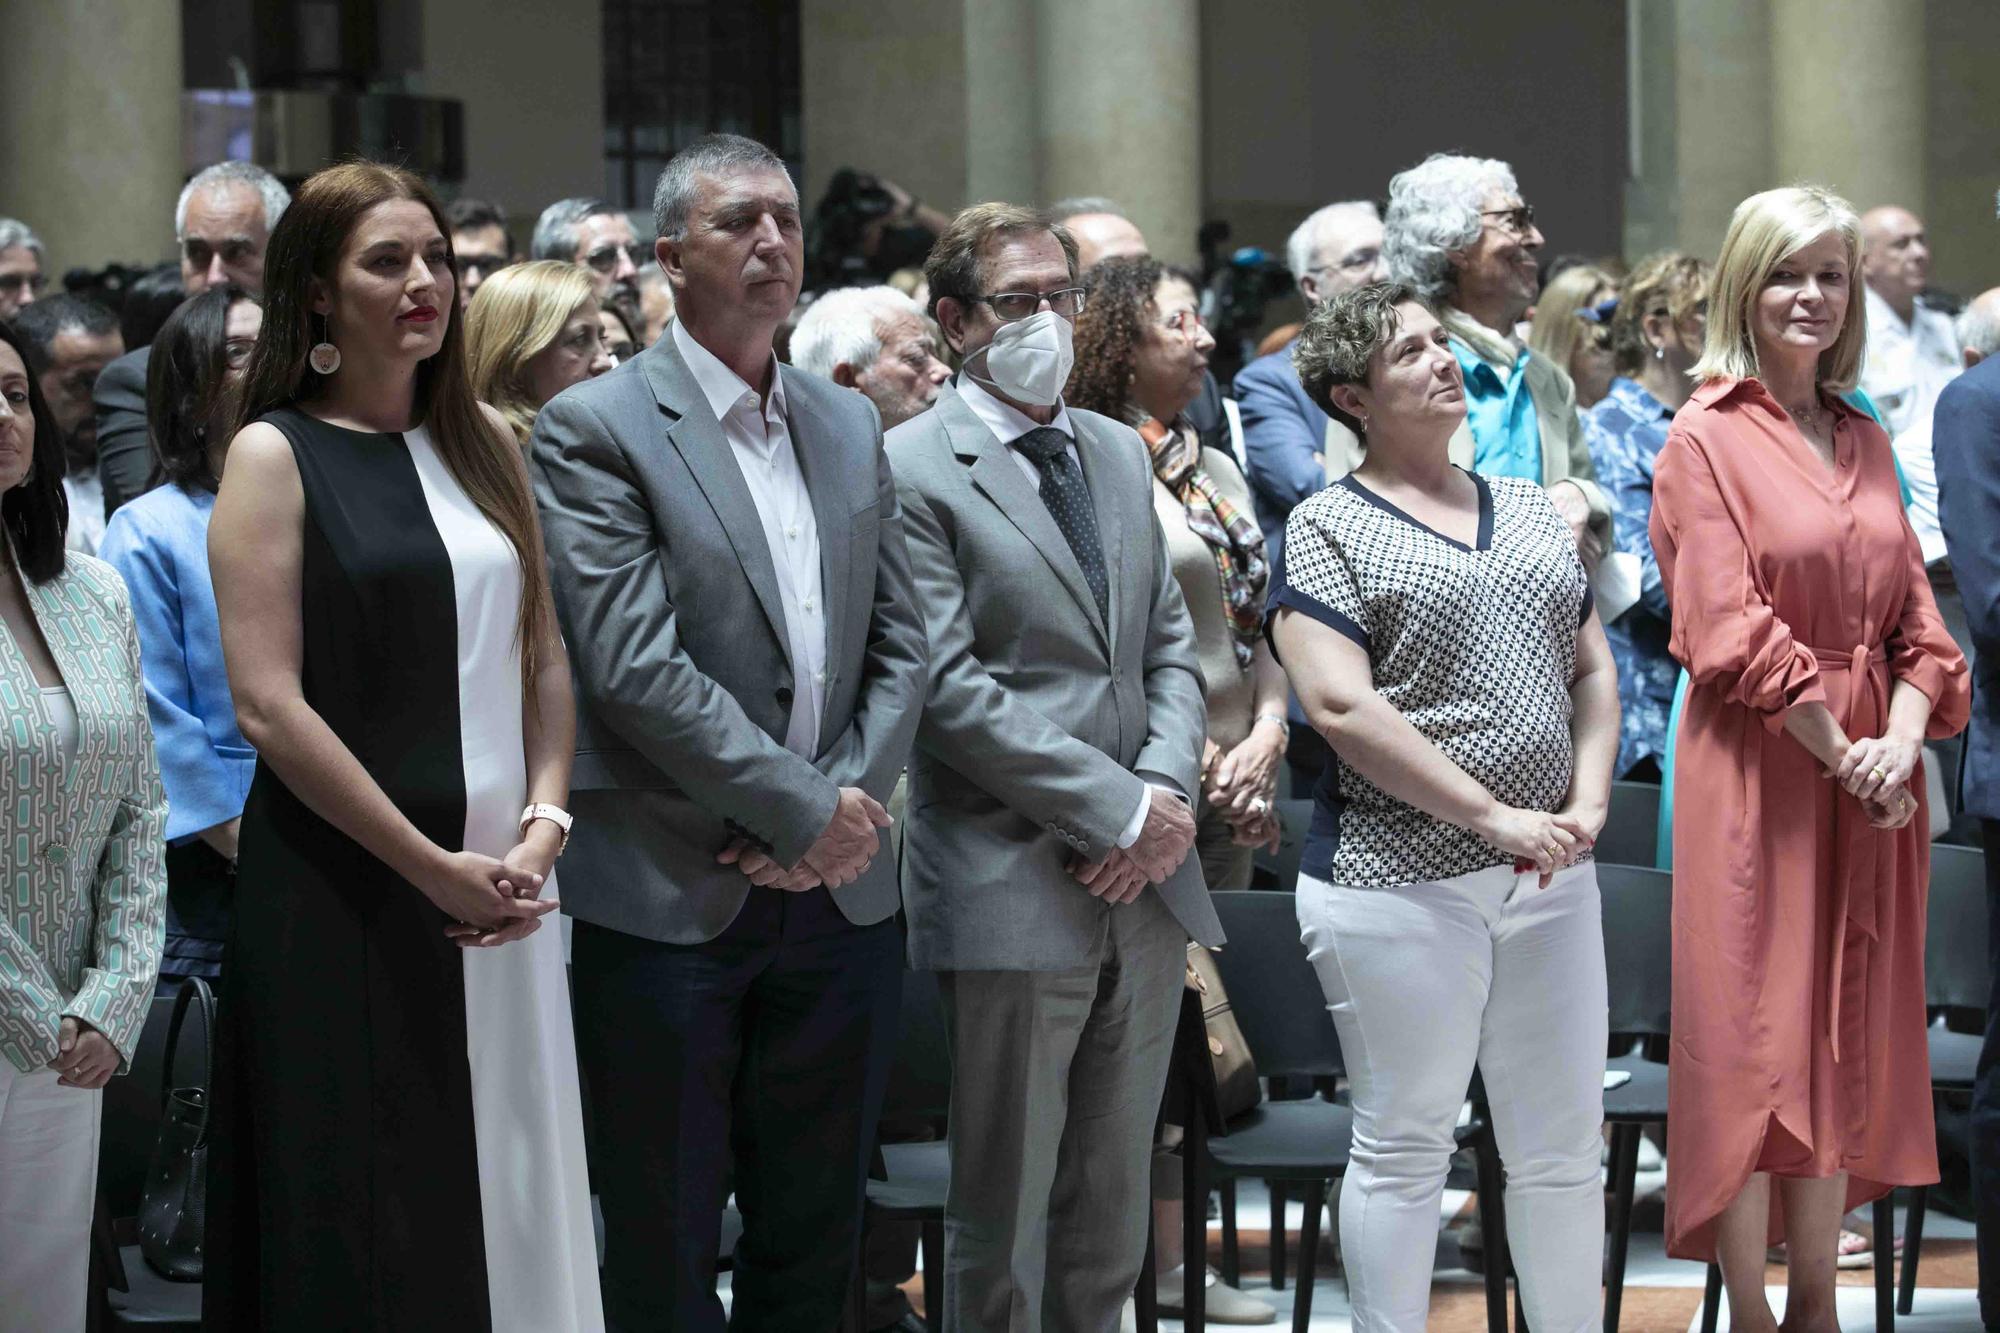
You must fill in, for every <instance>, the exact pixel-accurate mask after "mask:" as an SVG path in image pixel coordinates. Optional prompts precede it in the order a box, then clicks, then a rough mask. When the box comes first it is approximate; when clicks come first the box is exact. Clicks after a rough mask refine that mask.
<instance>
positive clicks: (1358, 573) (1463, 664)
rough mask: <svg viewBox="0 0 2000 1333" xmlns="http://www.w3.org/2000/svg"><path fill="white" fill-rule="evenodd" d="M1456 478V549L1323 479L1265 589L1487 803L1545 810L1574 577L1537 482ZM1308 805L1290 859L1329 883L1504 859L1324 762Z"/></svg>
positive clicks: (1566, 757)
mask: <svg viewBox="0 0 2000 1333" xmlns="http://www.w3.org/2000/svg"><path fill="white" fill-rule="evenodd" d="M1471 475H1472V480H1473V482H1474V484H1475V485H1477V486H1478V488H1479V528H1478V533H1477V536H1476V537H1475V539H1474V541H1473V544H1472V545H1471V546H1467V545H1465V544H1463V543H1461V542H1458V541H1455V540H1453V539H1452V538H1450V537H1447V536H1445V535H1444V534H1442V533H1440V532H1437V531H1436V530H1434V529H1432V528H1430V527H1428V526H1426V525H1425V524H1423V523H1420V522H1419V521H1417V520H1416V519H1415V518H1412V517H1411V516H1410V515H1408V514H1407V513H1405V512H1403V511H1402V510H1401V509H1399V508H1397V507H1396V506H1395V505H1393V504H1391V503H1389V502H1388V501H1387V500H1384V499H1383V498H1381V497H1380V496H1378V495H1376V494H1375V493H1374V492H1373V491H1371V490H1369V489H1368V488H1367V486H1366V485H1365V484H1363V483H1362V482H1361V481H1359V480H1358V479H1356V478H1355V477H1352V476H1349V477H1347V478H1344V479H1343V480H1341V481H1339V482H1337V483H1335V484H1334V485H1332V486H1329V487H1327V488H1326V489H1325V490H1323V491H1321V492H1320V493H1319V494H1318V495H1316V496H1314V497H1313V498H1312V499H1310V500H1307V501H1306V502H1305V503H1304V504H1302V505H1300V506H1299V507H1298V508H1297V509H1294V510H1293V511H1292V515H1291V518H1290V519H1289V520H1288V521H1287V522H1286V524H1285V568H1284V571H1283V583H1282V584H1281V586H1280V587H1279V589H1278V591H1277V593H1276V595H1275V596H1274V597H1273V598H1272V599H1271V600H1272V603H1273V606H1274V608H1275V607H1279V606H1288V607H1291V608H1292V609H1294V610H1297V611H1300V612H1302V613H1304V614H1306V615H1309V616H1312V617H1313V618H1314V619H1316V620H1319V621H1321V622H1323V623H1325V624H1327V625H1329V626H1331V627H1332V628H1334V629H1336V630H1338V631H1339V632H1340V633H1342V634H1344V635H1346V636H1347V637H1348V638H1350V639H1352V640H1354V642H1356V643H1358V644H1360V645H1361V646H1362V647H1363V648H1364V649H1366V650H1367V653H1368V661H1369V665H1370V668H1371V670H1372V675H1373V684H1374V688H1375V691H1376V693H1378V694H1380V695H1381V696H1382V697H1383V698H1384V699H1386V700H1387V701H1388V702H1389V703H1390V704H1391V705H1392V706H1393V707H1394V708H1395V709H1396V710H1397V711H1398V712H1400V713H1402V714H1403V716H1404V717H1405V718H1407V719H1408V720H1409V722H1410V724H1411V725H1412V726H1414V727H1415V728H1416V729H1417V730H1418V731H1419V732H1421V733H1422V734H1423V736H1424V738H1425V739H1426V740H1428V741H1430V742H1431V744H1433V745H1435V746H1437V748H1438V749H1439V750H1441V751H1442V752H1443V753H1444V755H1445V756H1446V757H1447V758H1448V759H1450V760H1451V761H1452V762H1453V763H1455V764H1457V765H1458V766H1459V767H1460V768H1462V769H1464V770H1465V771H1466V773H1468V774H1469V775H1470V776H1471V777H1472V778H1473V780H1474V781H1476V782H1478V783H1479V784H1480V785H1481V786H1482V787H1485V788H1486V789H1487V790H1488V791H1490V792H1492V793H1493V795H1494V797H1495V798H1497V799H1498V800H1500V801H1502V802H1504V803H1506V804H1508V805H1511V806H1517V807H1521V808H1525V809H1531V810H1556V809H1559V808H1561V806H1562V803H1563V801H1564V799H1565V798H1566V797H1567V796H1568V794H1569V783H1570V771H1571V764H1572V759H1573V752H1572V748H1571V744H1570V731H1569V727H1570V697H1569V689H1570V682H1571V680H1572V679H1573V678H1574V677H1575V675H1576V634H1577V630H1578V628H1579V627H1580V626H1581V625H1582V624H1583V623H1584V622H1585V621H1586V620H1588V619H1589V618H1590V608H1591V596H1590V583H1589V579H1588V577H1587V576H1586V574H1585V573H1584V568H1583V562H1582V561H1581V560H1579V559H1578V558H1577V554H1576V544H1575V542H1574V541H1572V540H1571V538H1570V534H1569V527H1568V525H1567V524H1565V523H1564V522H1563V520H1562V518H1561V516H1560V515H1558V514H1557V513H1556V510H1555V506H1554V505H1552V504H1551V503H1549V498H1548V495H1547V493H1546V492H1544V491H1543V490H1542V488H1541V487H1540V486H1539V485H1537V484H1536V483H1534V482H1532V481H1524V480H1521V479H1519V478H1514V477H1486V476H1481V475H1479V474H1478V473H1473V474H1471ZM1274 614H1275V610H1274ZM1313 802H1314V810H1313V821H1312V827H1311V831H1310V832H1309V833H1308V834H1307V837H1306V846H1305V853H1304V858H1303V861H1302V864H1301V869H1302V871H1303V873H1305V874H1308V875H1311V876H1313V877H1314V878H1316V879H1322V880H1326V881H1327V882H1329V883H1333V884H1341V885H1348V886H1354V887H1363V888H1387V887H1392V886H1395V885H1401V884H1421V883H1428V882H1431V881H1434V880H1440V879H1449V878H1451V877H1452V876H1455V875H1464V874H1469V873H1471V872H1472V871H1475V870H1483V869H1485V868H1487V867H1489V866H1495V865H1505V864H1507V863H1509V862H1510V861H1511V860H1512V859H1513V858H1512V857H1511V856H1510V855H1509V854H1508V853H1506V852H1504V851H1501V850H1500V849H1499V848H1497V847H1494V846H1493V845H1491V844H1490V843H1488V842H1486V841H1484V840H1483V839H1481V838H1480V837H1479V835H1478V834H1476V833H1474V832H1472V831H1471V830H1470V829H1465V828H1461V827H1459V826H1458V825H1456V824H1448V823H1446V822H1444V821H1443V820H1440V819H1436V818H1434V817H1432V816H1431V815H1428V814H1425V813H1424V812H1423V811H1421V810H1419V809H1417V808H1416V807H1414V806H1411V805H1409V804H1406V803H1405V802H1403V801H1400V800H1398V799H1396V798H1395V797H1393V796H1391V795H1389V794H1388V793H1387V792H1385V791H1383V790H1382V789H1381V788H1380V787H1377V786H1376V785H1375V784H1374V783H1372V782H1370V781H1369V780H1368V779H1367V778H1365V777H1363V776H1362V775H1361V774H1360V773H1359V772H1357V771H1356V770H1355V769H1354V768H1353V767H1352V766H1350V765H1347V764H1343V763H1341V762H1340V758H1339V756H1338V755H1335V756H1334V758H1333V759H1332V760H1331V761H1330V762H1329V763H1328V765H1327V769H1326V772H1325V773H1324V774H1323V775H1322V776H1321V778H1320V781H1319V785H1318V787H1317V788H1316V789H1315V791H1314V793H1313Z"/></svg>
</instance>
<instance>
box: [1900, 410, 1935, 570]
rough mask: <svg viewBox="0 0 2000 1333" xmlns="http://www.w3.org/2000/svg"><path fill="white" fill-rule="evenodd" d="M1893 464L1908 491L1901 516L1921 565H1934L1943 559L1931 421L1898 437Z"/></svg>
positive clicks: (1920, 422)
mask: <svg viewBox="0 0 2000 1333" xmlns="http://www.w3.org/2000/svg"><path fill="white" fill-rule="evenodd" d="M1894 445H1895V450H1896V461H1897V462H1898V463H1900V464H1901V465H1902V468H1903V480H1904V481H1905V482H1907V483H1908V484H1909V487H1910V503H1909V506H1908V508H1907V509H1905V510H1904V513H1905V514H1906V515H1907V516H1908V517H1909V520H1910V527H1911V528H1913V529H1915V531H1916V534H1917V545H1918V546H1919V547H1921V548H1922V549H1923V553H1924V563H1925V564H1927V565H1934V564H1936V563H1937V562H1938V561H1940V560H1942V559H1944V556H1945V550H1944V528H1943V527H1942V526H1941V525H1940V524H1939V522H1938V485H1937V460H1936V459H1935V458H1933V457H1932V456H1931V418H1930V417H1928V416H1926V417H1925V418H1924V419H1923V420H1922V421H1919V422H1918V423H1917V424H1916V425H1914V426H1912V427H1910V428H1909V429H1908V430H1906V431H1904V432H1903V433H1902V434H1901V435H1898V436H1897V437H1896V439H1895V441H1894Z"/></svg>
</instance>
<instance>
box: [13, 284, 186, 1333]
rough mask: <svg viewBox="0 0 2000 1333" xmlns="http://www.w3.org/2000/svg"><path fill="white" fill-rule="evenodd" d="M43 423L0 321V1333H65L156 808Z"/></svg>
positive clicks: (145, 751) (129, 641)
mask: <svg viewBox="0 0 2000 1333" xmlns="http://www.w3.org/2000/svg"><path fill="white" fill-rule="evenodd" d="M62 470H63V454H62V445H61V443H60V441H59V440H58V438H57V434H56V429H55V420H54V418H53V417H51V416H50V415H49V411H48V407H47V405H46V404H45V403H44V402H43V401H42V396H41V391H40V390H39V388H38V387H37V386H36V384H35V380H34V377H33V376H32V375H30V374H29V373H28V368H27V361H26V358H25V357H24V356H23V354H22V346H21V342H20V340H19V338H18V337H17V336H16V335H15V333H14V332H13V330H12V329H11V328H10V327H8V326H7V325H6V324H5V323H4V322H0V524H4V527H5V530H6V537H5V540H4V541H0V1293H4V1295H3V1296H0V1330H14V1329H24V1330H25V1329H36V1330H42V1329H80V1328H82V1327H83V1325H84V1309H85V1298H86V1287H87V1283H88V1277H89V1251H90V1214H91V1205H92V1200H93V1199H94V1197H95V1194H96V1181H97V1123H98V1114H99V1111H100V1108H101V1103H102V1100H103V1099H102V1094H101V1092H100V1089H102V1088H103V1087H104V1085H105V1083H106V1082H108V1081H109V1080H110V1078H111V1076H112V1075H113V1074H115V1073H117V1072H119V1071H120V1070H121V1069H123V1068H124V1067H125V1065H126V1062H127V1061H128V1060H129V1059H130V1058H131V1055H132V1049H133V1047H134V1046H135V1045H136V1044H137V1043H138V1040H139V1029H140V1028H141V1027H142V1026H143V1025H144V1023H145V1020H146V1011H147V1008H148V1004H149V1002H150V1000H151V998H152V994H153V979H154V974H155V972H156V971H157V970H158V968H159V958H160V935H161V922H162V905H163V901H164V899H165V896H166V867H165V862H164V860H163V849H162V846H161V828H162V826H163V825H164V823H165V821H166V798H165V796H164V795H163V793H162V792H161V789H160V766H159V761H158V760H157V759H156V758H155V756H154V753H153V733H152V729H151V728H150V727H149V726H148V724H147V721H146V692H145V687H144V684H143V682H142V680H141V678H140V675H139V639H138V634H137V632H136V630H135V629H134V628H133V622H132V609H131V606H130V604H129V602H128V601H127V599H126V595H125V585H124V584H123V583H121V582H120V581H119V578H118V575H117V574H115V573H113V572H112V569H111V567H110V566H109V565H106V564H104V563H103V562H101V561H99V560H95V559H93V558H91V557H90V556H87V555H79V554H77V553H76V552H74V551H69V552H65V551H64V550H63V529H64V526H65V524H66V521H67V518H68V512H67V506H66V505H65V503H64V500H63V490H62Z"/></svg>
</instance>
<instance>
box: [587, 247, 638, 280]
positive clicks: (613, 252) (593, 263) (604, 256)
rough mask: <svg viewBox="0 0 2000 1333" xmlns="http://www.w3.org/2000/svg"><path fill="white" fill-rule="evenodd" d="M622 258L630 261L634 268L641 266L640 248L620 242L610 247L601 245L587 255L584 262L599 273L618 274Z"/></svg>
mask: <svg viewBox="0 0 2000 1333" xmlns="http://www.w3.org/2000/svg"><path fill="white" fill-rule="evenodd" d="M620 257H623V258H625V259H627V260H629V261H630V262H631V264H632V266H633V267H634V268H637V267H638V266H639V247H638V246H637V245H636V244H635V245H625V244H623V243H619V242H614V243H612V244H610V245H600V246H598V247H597V248H596V249H595V250H592V251H591V252H590V253H589V254H587V255H585V256H584V257H583V262H584V263H585V264H588V265H589V266H590V267H591V268H593V269H595V270H596V271H597V272H599V273H616V272H617V271H618V260H619V259H620Z"/></svg>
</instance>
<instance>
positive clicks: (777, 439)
mask: <svg viewBox="0 0 2000 1333" xmlns="http://www.w3.org/2000/svg"><path fill="white" fill-rule="evenodd" d="M672 328H673V331H674V346H676V347H678V348H680V353H681V357H682V359H684V360H685V361H686V362H687V366H688V370H689V372H690V373H691V374H693V376H694V382H695V383H696V384H697V385H699V386H700V387H701V392H702V396H703V397H704V398H706V399H708V405H709V408H710V409H711V410H712V411H714V413H715V419H716V420H717V421H718V422H720V423H722V435H723V438H724V439H726V440H728V441H729V449H730V452H731V453H733V454H735V455H736V465H737V467H739V468H741V469H742V471H743V481H744V483H745V484H746V485H748V486H749V488H750V499H751V500H752V502H754V503H755V504H756V506H757V517H758V518H759V519H760V520H761V521H762V522H763V525H764V542H765V544H766V545H767V546H769V547H770V550H771V563H772V565H773V566H775V567H776V569H777V572H778V601H779V604H780V605H781V606H782V607H783V609H784V615H785V638H786V643H787V647H788V648H789V649H790V653H791V659H792V675H793V686H794V688H793V690H792V716H791V721H790V725H788V726H787V727H786V728H785V748H786V749H787V750H790V751H791V752H792V753H793V754H796V755H800V756H802V757H803V758H805V759H808V760H811V759H816V758H818V757H819V755H818V749H819V720H820V717H821V714H822V713H823V712H824V710H825V708H826V595H825V590H824V588H823V587H822V586H821V580H820V568H819V523H818V521H817V520H816V519H815V518H814V517H813V508H812V497H811V496H810V495H809V494H807V492H806V478H805V473H803V472H802V471H800V470H799V456H798V453H797V452H796V451H795V450H794V449H793V447H792V433H791V430H790V428H789V427H788V426H787V425H786V424H785V381H784V378H783V377H782V376H781V375H780V374H779V373H778V367H777V358H776V357H773V358H772V364H771V393H770V396H769V397H768V398H766V399H764V400H763V401H762V402H759V400H758V395H757V391H756V390H755V389H753V388H752V387H750V385H748V384H746V383H745V382H744V380H743V377H742V376H740V375H738V374H737V373H736V372H735V371H733V370H731V369H730V368H729V367H728V366H726V365H724V364H723V363H722V360H721V359H720V358H719V357H717V356H716V355H715V354H714V353H713V352H711V351H709V350H708V349H707V348H706V347H703V346H702V345H701V344H700V343H698V342H696V341H695V340H694V336H693V335H692V334H690V333H689V332H688V331H687V330H686V329H684V328H682V327H681V322H680V321H679V320H675V321H674V322H673V325H672Z"/></svg>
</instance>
